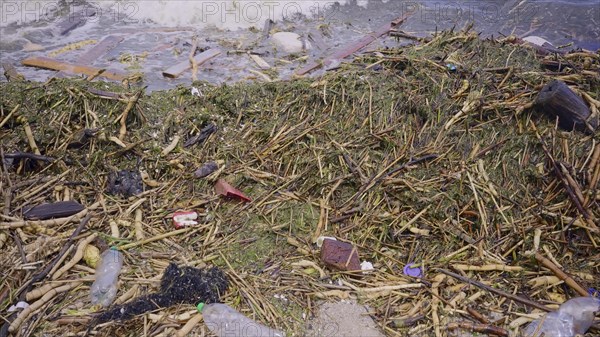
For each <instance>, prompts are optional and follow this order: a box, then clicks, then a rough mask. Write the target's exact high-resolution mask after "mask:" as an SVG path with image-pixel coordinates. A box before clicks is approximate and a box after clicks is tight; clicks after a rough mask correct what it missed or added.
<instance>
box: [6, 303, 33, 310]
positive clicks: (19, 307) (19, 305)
mask: <svg viewBox="0 0 600 337" xmlns="http://www.w3.org/2000/svg"><path fill="white" fill-rule="evenodd" d="M28 306H29V303H27V302H24V301H20V302H17V304H15V305H11V306H10V308H8V310H7V311H8V312H15V311H17V309H25V308H27V307H28Z"/></svg>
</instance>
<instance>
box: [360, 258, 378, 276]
mask: <svg viewBox="0 0 600 337" xmlns="http://www.w3.org/2000/svg"><path fill="white" fill-rule="evenodd" d="M360 269H361V270H362V271H363V274H366V273H368V272H369V271H372V270H374V269H375V268H373V264H372V263H371V262H369V261H363V262H361V263H360Z"/></svg>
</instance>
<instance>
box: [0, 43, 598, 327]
mask: <svg viewBox="0 0 600 337" xmlns="http://www.w3.org/2000/svg"><path fill="white" fill-rule="evenodd" d="M513 42H515V41H514V40H510V39H506V40H481V39H479V38H478V36H477V34H475V33H473V32H469V31H462V32H456V33H455V32H444V33H440V34H438V35H435V36H433V37H432V38H430V39H420V40H415V42H414V44H413V45H411V46H407V47H405V48H401V49H394V50H378V51H374V52H369V53H365V54H363V55H361V56H360V57H358V58H356V59H355V60H354V61H353V62H351V63H348V64H342V65H340V67H339V68H338V69H336V70H334V71H331V72H328V73H326V74H324V75H323V76H322V77H320V78H318V79H296V80H292V81H288V82H271V83H264V84H236V85H231V86H226V85H223V86H219V87H215V86H210V85H206V84H204V83H201V82H195V83H194V84H193V88H189V87H179V88H177V89H174V90H169V91H161V92H154V93H152V95H145V94H144V93H143V91H141V90H131V89H129V88H124V87H121V86H118V85H116V84H110V83H105V82H96V81H86V80H73V79H55V80H50V81H48V82H46V83H30V82H24V81H15V82H10V83H2V84H0V90H1V91H2V93H3V99H2V101H1V103H0V111H1V112H2V118H0V132H1V138H2V145H1V147H0V159H1V160H2V182H1V184H2V186H1V188H2V193H3V198H2V199H1V201H0V202H1V203H2V207H1V208H0V217H1V222H0V249H1V250H2V252H3V255H4V258H3V259H2V262H0V268H2V270H3V271H4V272H3V274H2V278H1V282H0V284H1V289H0V303H1V304H0V310H2V312H3V316H4V317H5V318H6V320H5V322H6V323H4V327H3V328H2V329H4V330H5V331H6V330H8V329H9V328H8V325H11V324H12V325H11V328H10V331H11V332H12V333H14V334H15V335H20V336H29V335H43V334H48V335H63V336H79V335H83V334H85V333H86V331H87V330H88V329H90V331H91V332H94V333H96V334H99V335H107V336H108V335H110V336H120V335H131V334H133V335H142V334H143V335H147V336H170V335H173V334H175V333H177V331H180V332H181V330H182V329H183V328H184V327H185V325H186V322H189V321H190V320H192V319H193V318H192V317H193V315H194V314H195V310H196V309H195V308H194V304H193V303H188V302H185V301H179V302H177V303H178V305H175V306H155V307H152V308H150V310H152V312H147V313H143V314H141V313H140V314H139V315H136V316H135V317H133V318H132V319H131V320H129V321H128V322H127V323H119V321H116V322H111V323H108V324H100V325H97V326H93V327H90V324H91V322H92V319H93V318H94V317H98V316H97V315H98V313H97V312H98V311H99V312H103V311H102V310H104V309H98V308H94V307H92V306H91V304H90V299H89V296H90V295H89V293H90V290H89V286H90V285H91V283H92V282H93V280H94V269H93V267H92V265H91V264H89V263H88V259H86V258H85V257H86V256H87V254H92V253H90V252H88V251H96V254H98V252H99V251H101V250H104V249H106V248H107V247H109V246H114V247H116V248H117V249H118V250H119V251H120V252H122V253H123V255H124V263H123V271H122V273H121V274H120V278H119V279H120V281H119V291H118V294H117V300H116V304H117V305H127V303H132V302H131V301H135V299H134V298H137V297H140V296H153V295H152V294H153V293H157V292H160V291H161V290H166V289H167V288H164V287H163V286H162V285H161V278H162V277H163V273H164V271H165V269H166V270H167V271H168V270H169V269H168V268H169V267H168V266H169V265H170V264H171V263H176V264H177V265H180V266H186V267H183V268H188V267H195V268H207V269H206V270H211V269H210V268H211V267H212V266H216V267H218V268H219V269H220V270H223V271H224V272H225V274H227V278H228V279H229V287H228V290H227V292H225V293H224V294H219V295H220V296H219V299H220V301H222V302H225V303H229V304H231V305H232V306H234V307H236V308H237V309H239V310H240V311H241V312H242V313H243V314H245V315H247V316H249V317H252V318H253V319H256V320H257V321H260V322H262V323H263V324H266V325H269V326H273V327H276V328H278V329H279V330H284V331H286V332H287V333H288V335H291V334H296V335H302V334H303V332H304V331H305V329H306V327H305V323H304V320H305V319H304V317H306V316H307V315H308V316H310V315H311V314H312V313H313V309H314V304H315V302H316V301H320V300H328V301H337V300H340V299H354V300H358V301H359V302H361V303H364V304H367V305H368V306H369V308H371V310H370V311H369V315H371V316H372V317H373V318H374V319H375V321H376V322H377V324H378V325H379V327H380V328H381V329H382V331H383V332H384V333H385V334H386V335H398V336H403V335H411V336H418V335H423V336H424V335H427V336H432V335H436V336H443V335H445V334H446V333H453V332H451V331H463V330H474V331H478V332H486V333H490V332H493V333H497V334H500V335H502V334H506V333H507V331H509V330H516V329H519V328H520V329H522V326H523V325H524V324H526V323H527V322H529V321H531V320H533V319H535V318H538V317H540V316H541V315H542V314H543V313H544V312H545V311H548V310H552V309H555V308H557V307H558V304H560V303H562V302H564V301H565V300H567V299H569V298H571V297H575V296H585V295H587V294H588V292H590V293H591V292H593V291H594V289H593V288H592V287H598V283H597V280H598V278H599V275H600V263H599V262H598V261H600V259H599V257H600V255H599V253H598V251H599V250H598V248H597V247H598V244H600V230H599V227H600V222H599V220H598V219H599V218H600V207H598V202H599V201H600V191H599V190H598V181H600V146H598V131H597V119H595V118H597V117H598V109H600V75H598V74H599V72H598V70H600V55H599V54H597V53H591V52H586V51H576V52H572V53H564V54H563V53H549V54H547V55H546V56H540V55H539V50H538V51H537V52H536V50H535V49H531V48H529V47H526V46H522V45H519V44H514V43H513ZM553 81H559V82H553ZM563 84H564V85H563ZM548 86H549V87H548ZM557 88H558V89H557ZM194 89H196V92H201V93H202V94H201V95H196V94H192V91H193V90H194ZM555 89H556V90H555ZM548 91H550V92H555V91H558V92H559V95H558V98H557V97H556V96H555V95H551V94H544V95H539V93H540V92H542V93H544V92H548ZM565 97H567V98H568V99H569V100H570V101H569V102H578V103H577V104H574V103H569V104H565V103H564V102H565V99H567V98H565ZM561 104H562V106H563V107H564V108H566V109H571V110H572V112H576V113H575V114H574V115H573V114H571V115H566V117H565V116H564V115H560V114H556V113H555V114H554V115H553V116H551V118H548V116H547V115H545V114H544V113H543V112H544V111H546V112H548V111H563V110H564V109H560V108H556V109H554V107H556V106H557V105H558V106H560V105H561ZM581 104H582V105H581ZM573 107H575V108H573ZM574 109H575V110H574ZM576 109H583V110H576ZM541 110H544V111H541ZM581 111H583V112H581ZM586 114H587V115H586ZM557 116H558V117H557ZM557 118H558V121H559V123H558V124H560V125H561V126H562V127H567V128H569V129H573V127H575V130H564V129H561V128H558V126H557ZM565 118H573V119H572V120H570V121H569V122H566V121H567V120H566V119H565ZM64 201H68V203H67V204H66V205H63V207H62V208H61V207H59V209H58V210H57V209H56V208H52V207H50V209H51V210H52V212H49V210H48V208H39V207H48V206H41V205H44V204H49V203H56V202H64ZM65 212H66V213H65ZM65 214H68V215H65ZM174 219H175V221H174ZM324 236H327V237H330V238H335V239H336V240H337V241H338V242H339V243H340V244H339V245H338V246H339V247H342V248H343V251H337V252H334V253H336V254H338V253H339V254H342V253H344V252H346V254H347V255H345V256H347V257H348V260H346V261H343V258H340V256H341V255H337V256H336V257H335V259H337V260H335V259H334V260H335V261H334V262H332V261H327V258H328V256H327V254H323V255H321V252H320V248H319V247H318V246H317V242H320V243H323V242H326V244H325V245H324V247H325V246H331V245H332V243H331V242H329V241H336V240H332V239H325V240H323V237H324ZM91 247H94V248H91ZM94 249H95V250H94ZM329 249H330V248H329ZM86 252H88V253H86ZM92 255H93V254H92ZM322 258H323V259H325V260H326V261H323V260H322ZM358 261H363V262H365V261H366V262H369V263H370V265H371V266H372V267H369V268H366V269H365V270H363V269H359V267H358ZM170 268H174V267H170ZM339 269H342V270H339ZM172 271H173V270H171V272H172ZM167 274H168V273H167ZM163 288H164V289H163ZM221 289H224V288H221ZM169 291H171V290H169ZM215 299H216V298H215ZM215 299H213V300H215ZM18 302H22V303H21V304H20V307H27V306H28V308H29V309H23V310H22V309H19V308H16V309H13V312H12V313H8V314H7V312H6V310H7V309H8V308H9V307H10V306H11V305H16V304H17V303H18ZM25 310H28V311H27V312H26V315H24V314H23V313H24V312H25ZM17 316H19V317H22V319H21V320H20V321H17V320H15V318H16V317H17ZM15 322H17V323H18V324H16V323H15ZM193 322H196V321H193ZM185 328H186V329H188V328H189V326H188V327H185ZM192 329H195V330H193V331H197V332H200V331H201V329H202V327H201V325H197V326H193V324H192ZM591 329H592V330H593V329H596V330H593V331H591V332H590V333H589V334H590V336H591V335H592V334H594V333H597V332H598V328H597V327H594V326H592V328H591ZM186 331H187V330H186ZM449 331H450V332H449ZM594 331H595V332H594Z"/></svg>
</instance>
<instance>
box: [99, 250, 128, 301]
mask: <svg viewBox="0 0 600 337" xmlns="http://www.w3.org/2000/svg"><path fill="white" fill-rule="evenodd" d="M122 267H123V255H122V254H121V252H119V251H118V250H117V249H116V248H114V247H113V248H111V249H108V250H106V251H105V252H104V253H102V255H101V256H100V261H98V265H97V266H96V280H95V281H94V284H92V288H91V300H92V304H94V305H96V304H101V305H102V306H103V307H108V306H109V305H111V304H112V302H113V301H114V299H115V297H116V296H117V282H118V281H119V274H120V273H121V268H122Z"/></svg>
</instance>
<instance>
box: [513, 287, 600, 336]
mask: <svg viewBox="0 0 600 337" xmlns="http://www.w3.org/2000/svg"><path fill="white" fill-rule="evenodd" d="M596 312H600V298H595V297H575V298H572V299H570V300H568V301H566V302H565V303H563V304H561V305H560V307H559V308H558V310H557V311H554V312H551V313H548V314H546V315H544V316H543V317H542V318H540V319H536V320H535V321H533V322H531V323H530V324H529V325H528V326H527V328H525V330H524V331H523V336H524V337H542V336H552V337H573V336H575V335H583V334H585V333H586V331H587V330H588V329H589V328H590V326H592V324H593V323H594V316H595V314H596Z"/></svg>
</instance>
